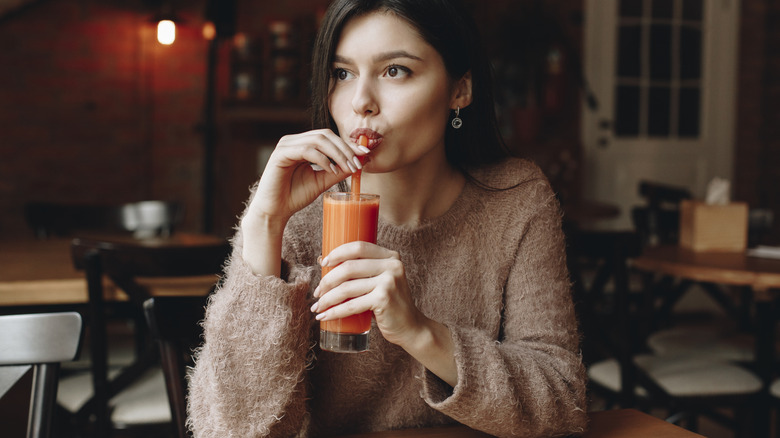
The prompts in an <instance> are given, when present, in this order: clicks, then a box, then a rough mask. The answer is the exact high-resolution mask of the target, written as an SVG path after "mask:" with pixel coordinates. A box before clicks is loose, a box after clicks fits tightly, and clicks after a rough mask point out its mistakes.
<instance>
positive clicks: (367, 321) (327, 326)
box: [320, 192, 379, 352]
mask: <svg viewBox="0 0 780 438" xmlns="http://www.w3.org/2000/svg"><path fill="white" fill-rule="evenodd" d="M323 196H324V198H323V203H322V256H323V257H326V256H327V255H328V254H329V253H330V252H331V251H332V250H333V249H335V248H336V247H338V246H340V245H342V244H345V243H347V242H354V241H357V240H361V241H364V242H371V243H376V230H377V220H378V218H379V195H368V194H354V193H342V192H328V193H325V194H324V195H323ZM331 269H332V268H330V267H325V268H322V276H323V277H324V276H325V274H327V273H328V272H330V270H331ZM371 316H372V315H371V312H370V311H366V312H363V313H361V314H358V315H352V316H348V317H346V318H342V319H337V320H333V321H320V347H321V348H322V349H323V350H330V351H337V352H360V351H366V350H368V332H369V330H370V329H371Z"/></svg>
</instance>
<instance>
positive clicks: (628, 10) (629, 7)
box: [620, 0, 643, 17]
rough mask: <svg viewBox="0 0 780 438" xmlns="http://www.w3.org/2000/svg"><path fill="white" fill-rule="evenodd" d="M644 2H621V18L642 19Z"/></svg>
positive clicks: (635, 0) (625, 0)
mask: <svg viewBox="0 0 780 438" xmlns="http://www.w3.org/2000/svg"><path fill="white" fill-rule="evenodd" d="M642 3H643V2H642V0H621V1H620V16H621V17H641V16H642Z"/></svg>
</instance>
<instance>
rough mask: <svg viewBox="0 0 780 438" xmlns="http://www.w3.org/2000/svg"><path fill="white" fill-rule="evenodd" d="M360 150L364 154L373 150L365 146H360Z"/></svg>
mask: <svg viewBox="0 0 780 438" xmlns="http://www.w3.org/2000/svg"><path fill="white" fill-rule="evenodd" d="M358 149H360V150H361V151H362V152H365V153H369V152H371V149H369V148H367V147H365V146H358Z"/></svg>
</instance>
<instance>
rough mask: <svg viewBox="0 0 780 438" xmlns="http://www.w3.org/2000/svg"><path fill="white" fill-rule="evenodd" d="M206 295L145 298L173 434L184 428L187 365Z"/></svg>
mask: <svg viewBox="0 0 780 438" xmlns="http://www.w3.org/2000/svg"><path fill="white" fill-rule="evenodd" d="M207 301H208V299H207V297H155V298H150V299H148V300H146V302H144V313H145V314H146V320H147V323H148V324H149V328H150V332H151V334H152V338H153V339H155V340H156V341H157V343H158V345H159V347H160V357H161V361H162V367H163V374H164V376H165V385H166V388H167V390H168V401H169V403H170V406H171V416H172V418H173V422H174V424H175V425H176V436H177V437H179V438H185V437H188V436H190V435H189V433H188V431H187V425H186V420H187V381H186V367H187V366H189V365H191V364H192V351H193V349H194V348H195V347H197V346H198V345H199V344H200V342H201V335H202V333H203V329H202V327H201V326H200V322H201V320H203V318H204V316H205V310H206V309H205V308H206V304H207Z"/></svg>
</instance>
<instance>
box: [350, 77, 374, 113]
mask: <svg viewBox="0 0 780 438" xmlns="http://www.w3.org/2000/svg"><path fill="white" fill-rule="evenodd" d="M352 109H353V110H354V111H355V113H356V114H358V115H360V116H367V115H372V114H377V113H378V112H379V104H378V102H377V99H376V89H375V84H374V83H373V81H372V80H371V79H370V78H360V79H359V80H358V86H357V88H356V89H355V95H354V96H353V98H352Z"/></svg>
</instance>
